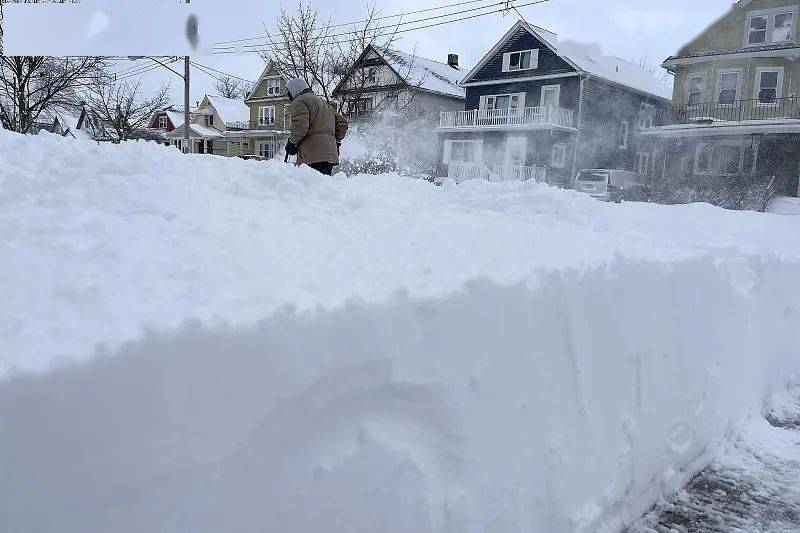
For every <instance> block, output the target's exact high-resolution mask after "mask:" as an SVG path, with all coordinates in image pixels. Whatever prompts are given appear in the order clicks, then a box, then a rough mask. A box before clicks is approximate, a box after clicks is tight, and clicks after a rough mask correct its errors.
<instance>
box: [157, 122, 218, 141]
mask: <svg viewBox="0 0 800 533" xmlns="http://www.w3.org/2000/svg"><path fill="white" fill-rule="evenodd" d="M189 132H190V133H189V136H190V137H195V136H196V137H210V138H216V137H222V132H221V131H219V130H217V129H214V128H209V127H208V126H203V125H202V124H189ZM167 137H168V138H170V139H181V138H183V124H181V126H180V128H175V129H174V130H172V131H171V132H169V133H167Z"/></svg>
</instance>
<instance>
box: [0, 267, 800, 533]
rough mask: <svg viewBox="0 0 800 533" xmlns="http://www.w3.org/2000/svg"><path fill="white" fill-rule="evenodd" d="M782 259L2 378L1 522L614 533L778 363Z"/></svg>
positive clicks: (794, 316) (693, 464) (691, 459)
mask: <svg viewBox="0 0 800 533" xmlns="http://www.w3.org/2000/svg"><path fill="white" fill-rule="evenodd" d="M798 273H800V267H798V265H797V264H792V263H789V262H779V261H777V260H771V259H769V258H767V259H764V260H757V259H742V258H740V257H733V256H731V257H726V256H724V255H721V254H716V255H707V256H699V257H695V258H691V259H685V260H682V261H679V262H676V263H674V264H672V265H665V264H662V263H654V262H647V261H635V260H630V259H624V258H619V259H618V260H617V261H616V262H614V263H613V264H611V265H610V266H609V267H608V268H606V269H597V270H593V271H589V272H586V273H581V274H579V273H577V272H575V273H571V272H562V273H558V274H545V273H543V274H542V283H541V284H540V285H539V288H535V289H534V288H529V287H526V286H523V285H514V286H500V285H497V284H496V283H492V282H489V281H480V282H474V283H472V284H470V285H468V286H467V287H466V288H465V289H464V290H462V291H460V292H458V293H456V294H452V295H450V296H447V297H441V298H432V299H412V298H410V297H407V296H404V295H403V294H398V295H396V296H395V297H394V298H391V299H390V300H389V301H388V302H386V303H383V304H364V303H359V302H352V303H350V304H348V305H345V306H342V307H339V308H337V309H333V310H327V311H322V310H320V311H316V312H306V313H297V312H294V311H292V310H288V309H287V310H284V311H282V312H279V313H277V314H275V315H274V316H272V317H271V318H269V319H267V320H264V321H262V322H260V323H259V324H258V325H256V326H254V327H248V328H233V327H230V328H217V329H208V328H204V327H202V326H201V325H199V324H188V325H186V326H185V327H183V328H182V329H181V330H180V331H178V332H177V333H152V334H150V335H149V336H148V337H147V338H145V339H143V340H141V341H139V342H135V343H131V344H128V345H126V346H125V347H124V348H122V349H121V350H120V351H119V353H115V354H106V355H109V357H101V358H96V359H94V360H92V361H89V362H85V363H83V364H81V365H80V366H72V367H66V368H62V369H61V370H57V371H54V372H51V373H49V374H46V375H41V376H26V377H15V378H6V379H5V381H3V382H2V384H0V480H2V481H1V482H0V521H2V523H0V529H1V530H3V531H13V532H16V531H58V532H59V533H69V532H75V533H78V532H80V533H91V532H107V531H114V532H117V533H124V532H131V533H133V532H136V533H138V532H142V531H192V532H206V531H207V532H219V531H236V532H242V533H243V532H256V531H259V532H262V531H285V532H311V531H336V532H344V531H348V532H351V531H376V530H380V531H382V532H387V533H389V532H397V533H408V532H410V531H414V532H426V531H436V532H453V533H456V532H458V533H464V532H475V533H477V532H497V533H500V532H502V533H508V532H554V533H555V532H568V531H569V532H571V531H585V532H595V531H616V530H618V529H619V528H620V527H621V525H622V524H623V523H624V522H626V521H627V520H629V519H631V518H632V517H635V516H637V515H638V514H640V513H641V512H643V511H645V510H646V508H647V507H648V506H650V505H651V504H652V503H653V502H654V501H655V500H656V498H657V497H658V496H659V495H660V494H663V493H667V492H670V491H672V490H675V489H676V488H677V487H679V486H680V485H681V484H682V483H684V482H686V481H687V480H688V479H689V478H690V477H691V476H692V475H693V474H694V473H695V472H697V471H698V470H699V469H700V468H701V467H703V466H704V465H705V464H706V463H707V461H708V460H709V458H710V457H711V456H712V455H713V454H714V453H715V451H716V448H717V446H718V445H719V444H720V442H721V440H722V438H723V437H724V436H725V434H726V433H729V432H731V431H734V430H735V429H736V428H737V426H738V425H739V424H740V423H741V422H742V421H743V420H744V418H745V417H747V416H748V415H756V414H758V410H759V409H760V408H762V406H765V405H767V404H769V402H770V398H771V395H772V393H773V391H776V390H779V389H780V388H781V387H782V386H784V385H785V383H786V382H787V381H789V380H791V379H793V376H795V375H796V374H795V373H796V372H797V371H798V350H799V349H800V346H799V345H800V339H799V338H798V336H799V334H798V319H799V317H800V303H799V302H800V287H798V285H797V283H796V279H797V276H798ZM112 355H113V356H112Z"/></svg>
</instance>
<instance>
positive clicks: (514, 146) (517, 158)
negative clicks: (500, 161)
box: [506, 137, 528, 167]
mask: <svg viewBox="0 0 800 533" xmlns="http://www.w3.org/2000/svg"><path fill="white" fill-rule="evenodd" d="M527 150H528V139H527V138H526V137H508V139H506V166H511V167H522V166H525V159H526V157H525V156H526V153H527Z"/></svg>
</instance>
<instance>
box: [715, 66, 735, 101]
mask: <svg viewBox="0 0 800 533" xmlns="http://www.w3.org/2000/svg"><path fill="white" fill-rule="evenodd" d="M740 78H741V73H740V72H739V71H733V70H732V71H725V70H722V71H720V72H719V74H718V75H717V103H718V104H733V103H734V102H736V100H737V97H738V95H739V79H740Z"/></svg>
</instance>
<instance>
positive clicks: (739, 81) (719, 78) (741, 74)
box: [714, 68, 744, 107]
mask: <svg viewBox="0 0 800 533" xmlns="http://www.w3.org/2000/svg"><path fill="white" fill-rule="evenodd" d="M723 74H736V75H737V78H736V97H735V98H734V103H733V104H722V103H720V101H719V95H720V93H721V92H722V75H723ZM743 79H744V70H742V69H740V68H729V69H722V70H719V71H717V91H716V95H715V97H714V102H715V103H716V104H717V105H718V106H727V107H730V106H733V105H736V101H737V100H741V98H742V80H743Z"/></svg>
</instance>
